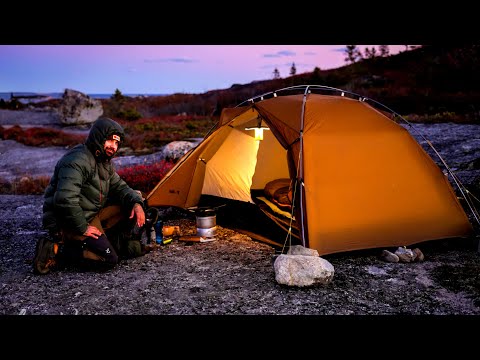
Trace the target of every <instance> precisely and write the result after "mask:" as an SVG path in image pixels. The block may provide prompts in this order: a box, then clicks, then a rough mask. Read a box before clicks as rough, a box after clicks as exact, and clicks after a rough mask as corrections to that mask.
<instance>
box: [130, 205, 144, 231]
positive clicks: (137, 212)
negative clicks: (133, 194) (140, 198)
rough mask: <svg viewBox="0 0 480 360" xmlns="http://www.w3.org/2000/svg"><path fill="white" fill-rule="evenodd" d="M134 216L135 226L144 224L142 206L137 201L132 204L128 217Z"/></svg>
mask: <svg viewBox="0 0 480 360" xmlns="http://www.w3.org/2000/svg"><path fill="white" fill-rule="evenodd" d="M134 216H135V217H136V219H137V226H138V227H142V226H143V225H144V224H145V212H144V211H143V207H142V206H141V205H140V204H139V203H136V204H135V205H134V206H133V209H132V212H131V213H130V217H129V219H133V217H134Z"/></svg>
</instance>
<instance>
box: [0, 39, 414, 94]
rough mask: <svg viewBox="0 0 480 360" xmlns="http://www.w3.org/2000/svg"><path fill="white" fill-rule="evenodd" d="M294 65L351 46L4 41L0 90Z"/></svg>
mask: <svg viewBox="0 0 480 360" xmlns="http://www.w3.org/2000/svg"><path fill="white" fill-rule="evenodd" d="M357 46H358V48H359V49H360V50H361V51H362V52H363V51H364V49H365V48H366V47H368V48H371V47H375V48H377V50H378V45H357ZM405 47H406V46H405V45H389V49H390V54H396V53H398V52H400V51H404V50H405ZM292 64H295V67H296V70H297V74H301V73H304V72H311V71H313V69H314V68H315V67H319V68H320V69H321V70H327V69H333V68H338V67H341V66H344V65H346V64H347V63H346V62H345V45H0V92H36V93H52V92H63V91H64V90H65V89H67V88H68V89H73V90H77V91H80V92H83V93H86V94H112V93H114V92H115V90H116V89H119V90H120V91H121V92H122V93H123V94H173V93H190V94H198V93H204V92H207V91H210V90H219V89H227V88H229V87H231V86H232V85H233V84H248V83H250V82H252V81H256V80H269V79H272V78H273V71H274V69H275V68H277V69H278V70H279V72H280V77H282V78H283V77H288V76H290V69H291V67H292ZM317 85H322V84H317Z"/></svg>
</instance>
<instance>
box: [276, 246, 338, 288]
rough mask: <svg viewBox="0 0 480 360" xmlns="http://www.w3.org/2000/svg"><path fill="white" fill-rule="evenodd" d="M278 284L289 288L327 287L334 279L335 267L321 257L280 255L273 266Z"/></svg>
mask: <svg viewBox="0 0 480 360" xmlns="http://www.w3.org/2000/svg"><path fill="white" fill-rule="evenodd" d="M273 267H274V269H275V280H276V281H277V283H279V284H282V285H289V286H300V287H305V286H313V285H316V284H322V285H326V284H328V283H330V281H332V279H333V275H334V273H335V271H334V268H333V265H332V264H331V263H330V262H328V261H327V260H325V259H322V258H321V257H319V256H311V255H284V254H282V255H279V256H278V257H277V259H276V260H275V263H274V264H273Z"/></svg>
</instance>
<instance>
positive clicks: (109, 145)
mask: <svg viewBox="0 0 480 360" xmlns="http://www.w3.org/2000/svg"><path fill="white" fill-rule="evenodd" d="M103 149H104V150H105V153H106V154H107V156H109V157H112V156H113V155H115V153H116V152H117V150H118V141H117V140H106V141H105V144H104V145H103Z"/></svg>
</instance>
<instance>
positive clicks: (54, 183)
mask: <svg viewBox="0 0 480 360" xmlns="http://www.w3.org/2000/svg"><path fill="white" fill-rule="evenodd" d="M113 134H116V135H118V136H120V143H119V145H118V146H119V147H120V145H121V142H122V141H123V140H124V138H125V134H124V131H123V128H122V127H121V126H120V125H119V124H118V123H117V122H115V121H113V120H112V119H109V118H99V119H97V120H96V121H95V122H94V123H93V125H92V128H91V129H90V132H89V134H88V137H87V140H86V141H85V143H84V144H80V145H77V146H75V147H74V148H72V149H71V150H69V151H68V152H67V153H66V154H65V155H63V156H62V158H61V159H60V160H59V161H58V162H57V164H56V166H55V170H54V173H53V176H52V178H51V179H50V183H49V185H48V186H47V188H46V189H45V195H44V203H43V227H44V229H46V230H49V231H57V230H59V229H60V228H67V229H69V230H72V231H75V232H77V233H79V234H83V233H84V232H85V231H86V230H87V225H88V224H89V223H90V221H92V219H93V218H94V217H95V215H96V214H97V213H98V212H99V211H100V209H102V208H103V207H104V206H105V204H106V202H107V199H108V200H109V202H113V203H119V204H120V205H121V206H122V208H123V209H125V210H126V211H130V210H131V209H132V208H133V205H135V203H139V204H141V205H142V204H143V201H142V198H141V196H140V194H138V193H137V192H136V191H134V190H133V189H132V188H130V187H129V186H128V184H127V183H126V182H125V181H124V180H123V179H121V178H120V176H119V175H118V174H117V172H116V171H115V168H114V166H113V164H112V162H111V158H110V157H109V156H107V154H106V153H105V150H104V148H103V146H104V144H105V141H106V140H107V138H109V137H110V136H111V135H113Z"/></svg>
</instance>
